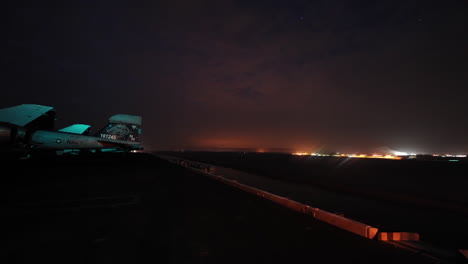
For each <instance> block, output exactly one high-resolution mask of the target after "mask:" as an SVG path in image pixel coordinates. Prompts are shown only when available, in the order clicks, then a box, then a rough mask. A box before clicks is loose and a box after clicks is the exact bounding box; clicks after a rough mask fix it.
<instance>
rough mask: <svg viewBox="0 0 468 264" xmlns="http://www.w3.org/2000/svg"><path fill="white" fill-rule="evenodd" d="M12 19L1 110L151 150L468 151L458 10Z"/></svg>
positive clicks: (142, 9)
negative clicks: (109, 133) (18, 110)
mask: <svg viewBox="0 0 468 264" xmlns="http://www.w3.org/2000/svg"><path fill="white" fill-rule="evenodd" d="M62 5H63V6H56V5H55V6H54V7H52V6H49V7H46V5H45V4H41V5H40V6H39V5H38V4H31V5H27V7H26V8H24V7H21V8H20V7H15V8H13V7H12V8H10V9H9V10H8V11H9V14H8V16H7V23H5V25H7V37H6V44H5V45H6V47H5V49H4V50H5V51H8V52H6V54H5V56H4V58H3V63H4V65H5V66H6V67H7V68H8V71H7V74H6V78H5V79H3V84H2V86H4V87H8V88H7V89H6V90H7V91H6V92H5V96H4V97H3V98H4V100H2V101H1V105H2V106H4V107H6V106H10V105H12V104H21V103H40V104H48V105H53V106H55V107H56V108H57V111H58V115H59V120H58V125H60V126H65V125H68V124H70V123H74V122H82V123H89V124H91V125H93V126H97V127H98V126H100V125H101V124H104V123H105V119H106V118H107V117H108V116H110V115H112V114H115V113H117V112H118V113H134V114H141V115H143V123H144V141H145V145H146V147H147V148H148V149H173V148H190V147H207V148H209V147H213V148H214V147H216V148H220V147H226V148H231V147H242V148H244V147H245V148H281V149H284V148H293V149H312V148H319V147H320V148H329V149H334V148H335V149H336V150H342V151H345V150H346V149H351V150H359V151H360V150H362V151H366V150H372V149H379V148H382V147H387V148H401V149H402V150H407V151H411V150H414V151H458V152H467V151H468V149H467V148H468V141H467V138H466V136H465V135H466V134H467V132H468V123H467V122H466V121H465V119H466V118H465V116H466V114H467V112H468V110H467V108H466V103H465V102H466V101H467V99H468V92H467V89H466V87H467V84H468V77H467V76H468V75H466V72H467V71H468V51H467V49H466V47H467V46H468V34H466V33H467V32H466V28H468V27H467V26H468V20H467V18H466V16H465V14H466V11H467V10H468V9H467V4H466V3H465V2H463V1H449V2H444V3H442V2H435V1H434V2H433V1H401V2H400V1H378V2H375V1H313V2H312V3H311V2H310V1H299V0H297V1H211V0H206V1H183V0H178V1H149V2H146V3H145V2H138V3H133V6H131V5H130V4H129V3H126V2H124V1H93V2H92V3H86V4H82V3H79V2H75V3H74V4H73V5H74V6H71V5H72V4H70V3H62Z"/></svg>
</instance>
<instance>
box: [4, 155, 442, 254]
mask: <svg viewBox="0 0 468 264" xmlns="http://www.w3.org/2000/svg"><path fill="white" fill-rule="evenodd" d="M5 167H8V168H11V169H13V171H14V173H11V174H9V175H8V176H7V177H3V178H2V181H3V183H2V186H3V188H4V189H3V191H4V193H6V195H7V208H8V209H7V210H6V211H4V212H3V213H4V216H3V218H4V219H6V220H7V224H6V225H3V226H2V228H3V230H2V232H3V233H4V234H6V242H7V243H6V244H7V246H6V247H5V248H4V249H3V250H2V251H3V254H2V255H4V256H5V257H6V259H8V263H32V262H35V263H36V262H43V261H47V262H49V263H50V262H57V263H58V262H61V263H137V262H138V263H149V262H152V263H155V262H156V263H239V262H242V263H258V262H261V263H263V262H265V263H266V262H269V263H298V262H301V263H302V262H303V261H304V260H306V261H316V260H319V261H320V262H327V263H334V262H339V263H344V262H346V263H350V262H351V263H375V262H379V263H434V262H433V261H431V260H430V259H428V258H426V257H422V256H418V255H415V254H412V253H410V252H407V251H403V250H401V249H398V248H394V247H392V246H390V245H387V244H383V243H381V242H378V241H371V240H367V239H364V238H361V237H359V236H356V235H354V234H351V233H348V232H345V231H342V230H339V229H337V228H334V227H332V226H329V225H327V224H324V223H321V222H318V221H315V220H313V219H311V218H309V217H306V216H303V215H301V214H298V213H296V212H293V211H290V210H288V209H286V208H282V207H280V206H278V205H276V204H273V203H271V202H269V201H265V200H262V199H260V198H258V197H255V196H252V195H250V194H247V193H244V192H241V191H238V190H235V189H232V188H231V187H229V186H225V185H223V184H221V183H218V182H215V181H212V180H210V179H207V178H205V177H203V176H200V175H197V174H195V173H193V172H190V171H188V170H186V169H184V168H180V167H177V166H176V165H173V164H170V163H168V162H166V161H163V160H161V159H158V158H156V157H153V156H151V155H148V154H139V155H132V156H124V155H105V156H96V155H95V156H89V157H69V158H60V159H53V158H44V159H40V160H35V159H31V160H25V161H12V162H8V163H7V164H6V165H5ZM43 173H44V174H43ZM41 174H43V176H41Z"/></svg>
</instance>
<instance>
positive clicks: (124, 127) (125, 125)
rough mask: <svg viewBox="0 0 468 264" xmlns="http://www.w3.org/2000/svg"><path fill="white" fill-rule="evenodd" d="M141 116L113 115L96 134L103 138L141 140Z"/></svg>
mask: <svg viewBox="0 0 468 264" xmlns="http://www.w3.org/2000/svg"><path fill="white" fill-rule="evenodd" d="M140 135H141V116H135V115H123V114H118V115H113V116H111V117H110V118H109V123H108V124H107V125H106V126H105V127H103V128H102V129H101V130H99V131H98V132H97V133H96V134H95V136H96V137H100V138H103V139H111V140H124V141H132V142H140Z"/></svg>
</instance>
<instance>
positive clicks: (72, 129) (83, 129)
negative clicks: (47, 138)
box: [59, 124, 91, 135]
mask: <svg viewBox="0 0 468 264" xmlns="http://www.w3.org/2000/svg"><path fill="white" fill-rule="evenodd" d="M90 127H91V126H90V125H83V124H74V125H71V126H68V127H65V128H62V129H60V130H59V132H65V133H72V134H79V135H87V134H88V133H89V128H90Z"/></svg>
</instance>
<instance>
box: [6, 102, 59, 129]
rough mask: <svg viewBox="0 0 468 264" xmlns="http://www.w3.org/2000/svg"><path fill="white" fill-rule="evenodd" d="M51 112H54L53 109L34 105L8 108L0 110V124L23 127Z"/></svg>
mask: <svg viewBox="0 0 468 264" xmlns="http://www.w3.org/2000/svg"><path fill="white" fill-rule="evenodd" d="M51 110H54V108H53V107H50V106H45V105H36V104H22V105H17V106H13V107H8V108H4V109H0V122H5V123H10V124H13V125H17V126H21V127H24V126H26V125H27V124H29V123H31V122H32V121H34V120H36V119H37V118H39V117H41V116H42V115H44V114H46V113H47V112H49V111H51Z"/></svg>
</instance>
